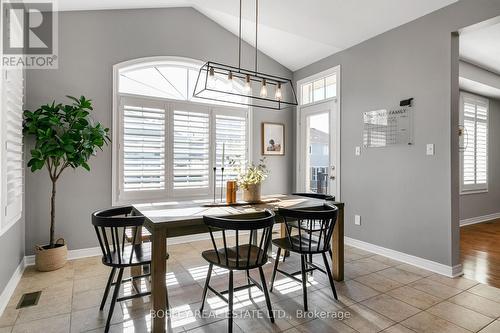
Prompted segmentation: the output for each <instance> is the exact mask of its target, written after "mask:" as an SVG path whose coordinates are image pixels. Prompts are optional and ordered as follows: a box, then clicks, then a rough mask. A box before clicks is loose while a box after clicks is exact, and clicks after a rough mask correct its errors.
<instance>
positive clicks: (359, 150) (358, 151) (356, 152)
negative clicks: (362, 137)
mask: <svg viewBox="0 0 500 333" xmlns="http://www.w3.org/2000/svg"><path fill="white" fill-rule="evenodd" d="M355 154H356V156H359V155H361V147H360V146H357V147H356V150H355Z"/></svg>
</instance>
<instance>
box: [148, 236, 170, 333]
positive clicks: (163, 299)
mask: <svg viewBox="0 0 500 333" xmlns="http://www.w3.org/2000/svg"><path fill="white" fill-rule="evenodd" d="M151 234H152V235H151V238H152V257H151V298H152V309H151V310H152V311H151V328H152V330H151V331H152V332H153V333H160V332H161V333H164V332H165V322H166V319H167V285H166V281H165V279H166V278H165V277H166V272H167V261H166V260H165V254H166V253H167V241H166V239H167V232H166V230H165V229H157V230H153V231H152V232H151Z"/></svg>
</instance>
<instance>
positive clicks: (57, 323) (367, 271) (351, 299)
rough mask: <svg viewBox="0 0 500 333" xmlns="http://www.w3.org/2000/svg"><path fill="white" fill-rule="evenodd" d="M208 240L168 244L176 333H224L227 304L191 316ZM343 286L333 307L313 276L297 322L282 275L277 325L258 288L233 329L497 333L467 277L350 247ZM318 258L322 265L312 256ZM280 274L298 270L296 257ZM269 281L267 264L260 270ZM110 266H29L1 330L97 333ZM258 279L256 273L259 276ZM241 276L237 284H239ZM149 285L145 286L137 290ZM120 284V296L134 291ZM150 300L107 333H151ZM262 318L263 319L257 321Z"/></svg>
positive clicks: (497, 295) (212, 303)
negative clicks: (32, 302) (44, 269)
mask: <svg viewBox="0 0 500 333" xmlns="http://www.w3.org/2000/svg"><path fill="white" fill-rule="evenodd" d="M208 248H210V244H209V243H208V242H207V241H198V242H192V243H188V244H179V245H172V246H169V249H168V251H169V253H170V258H171V259H170V260H169V262H168V274H167V285H168V290H169V299H170V304H171V306H172V310H173V315H172V316H171V318H170V320H169V326H170V328H171V331H173V332H183V331H190V332H224V331H226V320H225V318H224V315H225V312H226V310H227V307H226V305H225V303H224V302H222V301H221V300H219V299H218V298H217V297H215V296H214V295H211V294H209V298H208V305H207V306H206V307H205V310H207V311H208V312H207V313H206V314H207V315H206V316H204V317H200V316H199V315H198V313H197V310H198V309H199V306H200V298H201V293H202V287H203V283H204V281H205V276H206V272H207V268H208V266H207V264H206V262H205V261H204V260H203V259H202V258H201V256H200V253H201V251H202V250H204V249H208ZM345 251H346V255H345V257H346V265H345V271H346V281H344V282H342V283H336V286H337V291H338V293H339V297H340V300H339V301H334V300H333V297H332V294H331V290H330V287H329V284H328V280H327V278H326V277H325V276H324V275H322V274H321V273H320V272H315V273H314V275H313V276H312V277H310V279H309V288H308V297H309V304H310V312H309V315H308V316H304V315H300V314H301V313H297V310H301V309H302V289H301V286H300V285H299V284H297V283H296V282H294V281H293V280H290V279H288V278H285V277H284V276H280V275H278V277H277V281H276V286H275V290H274V292H273V293H272V294H271V301H272V306H273V309H274V310H275V315H277V316H279V318H277V320H276V322H275V324H271V323H270V321H269V320H268V319H267V318H266V316H267V313H266V311H265V301H264V297H263V294H262V293H261V292H260V291H259V290H258V289H256V288H253V289H252V290H251V297H250V296H249V293H248V291H246V290H243V291H240V292H237V293H236V301H235V310H236V311H237V315H238V317H237V318H236V319H235V325H234V330H235V332H251V333H259V332H281V331H284V332H287V333H297V332H315V333H320V332H321V333H322V332H361V333H365V332H367V333H369V332H392V333H406V332H422V333H427V332H429V333H430V332H436V333H442V332H450V333H460V332H482V333H493V332H495V333H497V332H500V319H499V317H500V289H496V288H493V287H489V286H486V285H482V284H478V283H477V282H475V281H471V280H467V279H464V278H457V279H449V278H446V277H443V276H440V275H436V274H433V273H432V272H428V271H426V270H423V269H420V268H417V267H413V266H410V265H407V264H402V263H400V262H398V261H395V260H392V259H389V258H385V257H382V256H379V255H374V254H372V253H369V252H366V251H363V250H359V249H356V248H353V247H349V246H346V249H345ZM318 259H320V258H318ZM280 265H282V266H281V267H282V268H283V269H285V270H288V271H292V270H297V269H298V258H297V257H295V256H292V257H291V258H289V259H287V260H286V262H285V263H284V264H280ZM264 268H265V272H266V277H267V279H268V282H269V279H270V276H271V271H272V265H271V263H269V264H267V265H266V266H265V267H264ZM108 273H109V269H108V268H107V267H105V266H103V265H102V264H101V263H100V258H99V257H91V258H85V259H79V260H73V261H70V262H69V263H68V264H67V265H66V266H65V267H64V268H62V269H60V270H58V271H55V272H48V273H40V272H37V271H35V270H34V269H33V267H28V268H27V269H26V271H25V272H24V275H23V277H22V279H21V281H20V283H19V285H18V286H17V289H16V291H15V293H14V295H13V297H12V299H11V300H10V302H9V305H8V307H7V309H6V311H5V312H4V314H3V316H2V317H0V333H11V332H16V333H17V332H44V333H57V332H102V331H103V327H104V324H105V318H106V313H107V308H106V309H105V310H106V311H105V312H100V311H99V303H100V299H101V295H102V292H103V290H104V286H105V283H106V279H107V275H108ZM255 277H257V276H255ZM244 281H245V277H244V275H243V274H239V273H238V274H236V275H235V283H243V282H244ZM211 284H212V285H213V286H214V287H215V288H218V289H226V288H227V271H225V270H223V269H216V270H215V272H214V273H213V276H212V283H211ZM142 286H143V288H147V287H148V285H147V282H146V281H144V282H143V284H142ZM37 290H41V291H42V295H41V298H40V301H39V304H38V305H36V306H33V307H28V308H24V309H20V310H17V309H16V305H17V303H18V302H19V299H20V297H21V295H22V294H23V293H25V292H31V291H37ZM130 292H131V286H130V285H126V286H125V288H124V291H123V293H130ZM149 306H150V303H149V297H145V298H142V299H137V300H133V301H128V302H123V303H121V304H120V305H119V306H117V307H116V309H115V313H114V317H113V322H112V323H113V325H112V327H111V332H147V331H148V330H149V329H150V315H149ZM262 317H264V318H262Z"/></svg>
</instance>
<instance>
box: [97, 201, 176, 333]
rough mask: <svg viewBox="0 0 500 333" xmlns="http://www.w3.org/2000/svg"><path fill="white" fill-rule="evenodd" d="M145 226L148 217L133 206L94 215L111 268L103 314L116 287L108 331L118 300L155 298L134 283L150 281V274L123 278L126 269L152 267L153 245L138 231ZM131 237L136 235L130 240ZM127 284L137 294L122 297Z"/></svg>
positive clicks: (102, 246)
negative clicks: (120, 294)
mask: <svg viewBox="0 0 500 333" xmlns="http://www.w3.org/2000/svg"><path fill="white" fill-rule="evenodd" d="M143 224H144V216H137V215H133V208H132V207H131V206H128V207H117V208H112V209H107V210H101V211H97V212H94V213H93V214H92V225H93V226H94V229H95V231H96V233H97V239H98V240H99V245H100V247H101V250H102V263H103V264H104V265H106V266H109V267H111V273H110V274H109V278H108V282H107V284H106V289H105V291H104V295H103V297H102V301H101V306H100V308H99V309H100V310H101V311H102V310H103V309H104V305H105V304H106V300H107V298H108V294H109V291H110V289H111V286H114V290H113V295H112V299H111V304H110V307H109V313H108V319H107V321H106V328H105V332H108V330H109V325H110V322H111V317H112V316H113V311H114V308H115V304H116V302H117V301H118V302H121V301H126V300H129V299H133V298H138V297H143V296H147V295H151V292H150V291H147V292H141V291H140V290H139V288H137V287H136V284H135V283H134V282H135V281H136V280H138V279H141V278H147V277H148V276H149V275H150V274H142V275H137V276H132V277H130V278H128V279H123V271H124V269H125V268H128V267H133V266H144V265H150V264H151V243H143V242H142V241H141V240H140V239H138V236H137V234H138V232H137V231H136V230H137V229H138V228H140V227H141V226H142V225H143ZM127 234H128V235H132V236H131V240H130V241H127V238H128V237H127ZM166 259H168V254H167V253H166V254H165V260H166ZM116 271H118V277H117V278H116V281H115V282H114V277H115V274H116ZM126 282H132V287H133V288H134V289H135V293H134V294H132V295H128V296H123V297H118V295H119V293H120V286H121V284H122V283H126ZM167 304H168V301H167Z"/></svg>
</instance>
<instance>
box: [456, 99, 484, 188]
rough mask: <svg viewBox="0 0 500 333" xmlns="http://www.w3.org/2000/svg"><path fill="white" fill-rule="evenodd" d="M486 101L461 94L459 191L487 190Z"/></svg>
mask: <svg viewBox="0 0 500 333" xmlns="http://www.w3.org/2000/svg"><path fill="white" fill-rule="evenodd" d="M488 104H489V103H488V100H487V99H485V98H482V97H479V96H475V95H472V94H466V93H462V112H461V115H460V116H461V123H462V124H463V126H464V128H465V133H464V135H463V137H462V140H463V142H462V146H464V147H465V150H464V151H463V152H462V161H461V171H462V182H461V185H462V187H461V189H462V191H463V192H466V191H478V190H487V189H488Z"/></svg>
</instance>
